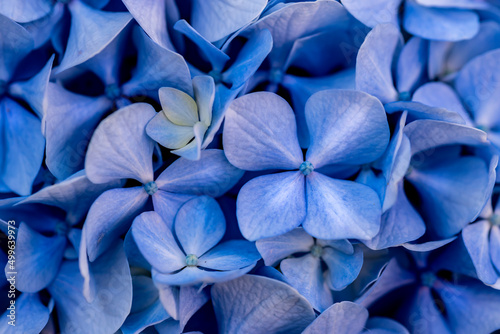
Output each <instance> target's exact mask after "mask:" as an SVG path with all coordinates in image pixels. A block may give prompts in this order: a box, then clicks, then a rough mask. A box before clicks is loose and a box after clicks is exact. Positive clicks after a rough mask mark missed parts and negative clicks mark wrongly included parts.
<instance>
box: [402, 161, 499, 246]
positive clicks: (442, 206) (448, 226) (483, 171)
mask: <svg viewBox="0 0 500 334" xmlns="http://www.w3.org/2000/svg"><path fill="white" fill-rule="evenodd" d="M487 167H488V166H487V165H486V163H485V162H484V161H483V160H482V159H479V158H476V157H461V158H457V159H455V160H452V161H446V162H442V163H438V164H431V165H430V166H427V167H426V168H425V169H424V168H419V169H414V170H413V171H412V172H411V173H410V174H409V175H408V176H407V177H406V179H407V180H408V181H410V182H411V183H412V184H413V186H415V188H416V189H417V191H418V192H419V195H420V200H421V204H420V213H421V215H422V217H423V218H424V221H425V222H426V224H427V230H428V232H430V233H431V234H432V235H433V236H437V237H439V238H449V237H451V236H453V235H454V234H456V233H458V232H460V230H461V229H462V228H464V227H465V226H466V225H467V223H469V222H470V221H472V220H473V219H474V218H475V217H476V216H477V215H478V214H479V212H480V211H481V210H482V208H483V206H484V204H485V202H486V200H485V198H484V194H485V191H487V188H488V174H489V173H488V168H487ZM457 189H460V191H457Z"/></svg>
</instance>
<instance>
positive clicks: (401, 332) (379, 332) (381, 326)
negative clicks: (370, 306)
mask: <svg viewBox="0 0 500 334" xmlns="http://www.w3.org/2000/svg"><path fill="white" fill-rule="evenodd" d="M365 326H366V330H364V331H363V334H389V333H390V334H410V332H408V330H407V329H406V327H404V326H403V325H401V324H400V323H399V322H397V321H395V320H392V319H389V318H382V317H373V318H370V319H368V321H367V322H366V325H365Z"/></svg>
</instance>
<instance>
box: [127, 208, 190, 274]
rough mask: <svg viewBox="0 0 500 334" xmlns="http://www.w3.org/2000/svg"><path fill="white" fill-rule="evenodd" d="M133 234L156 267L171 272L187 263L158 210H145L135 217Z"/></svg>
mask: <svg viewBox="0 0 500 334" xmlns="http://www.w3.org/2000/svg"><path fill="white" fill-rule="evenodd" d="M132 235H133V236H134V240H135V242H136V244H137V247H139V249H140V251H141V253H142V255H144V257H145V258H146V260H148V262H149V263H150V264H151V265H152V266H153V267H154V268H155V269H157V270H159V271H161V272H163V273H171V272H173V271H176V270H179V269H181V268H182V267H184V266H185V265H186V262H185V257H186V256H185V254H184V253H183V252H182V250H181V249H180V248H179V245H178V244H177V241H176V240H175V238H174V236H173V234H172V231H171V230H170V228H169V227H168V226H167V225H166V224H165V222H164V221H163V220H162V219H161V217H160V215H158V214H157V213H156V212H154V211H150V212H144V213H142V214H141V215H139V216H138V217H137V218H135V220H134V223H133V224H132Z"/></svg>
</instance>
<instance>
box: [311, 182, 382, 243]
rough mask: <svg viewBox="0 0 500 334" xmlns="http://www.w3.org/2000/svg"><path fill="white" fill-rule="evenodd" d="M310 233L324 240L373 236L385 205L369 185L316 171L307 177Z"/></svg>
mask: <svg viewBox="0 0 500 334" xmlns="http://www.w3.org/2000/svg"><path fill="white" fill-rule="evenodd" d="M306 197H307V216H306V219H305V220H304V223H303V226H304V229H305V230H306V232H307V233H309V234H311V235H312V236H315V237H317V238H321V239H346V238H358V239H370V238H372V237H374V236H375V235H376V234H377V233H378V231H379V228H380V214H381V205H380V199H379V197H378V195H377V193H376V192H375V191H373V190H372V189H371V188H369V187H368V186H365V185H362V184H359V183H356V182H353V181H344V180H335V179H331V178H329V177H327V176H324V175H322V174H320V173H316V172H313V173H311V174H309V175H308V176H307V177H306Z"/></svg>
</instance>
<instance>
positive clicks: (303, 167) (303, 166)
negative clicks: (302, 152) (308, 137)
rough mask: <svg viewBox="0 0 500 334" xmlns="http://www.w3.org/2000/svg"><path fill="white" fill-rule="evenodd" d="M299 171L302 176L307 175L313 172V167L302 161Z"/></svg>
mask: <svg viewBox="0 0 500 334" xmlns="http://www.w3.org/2000/svg"><path fill="white" fill-rule="evenodd" d="M299 170H300V172H301V173H302V174H304V175H309V174H311V172H312V171H313V170H314V166H313V164H312V163H310V162H309V161H304V162H303V163H301V164H300V167H299Z"/></svg>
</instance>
